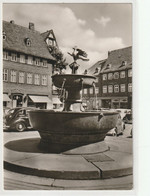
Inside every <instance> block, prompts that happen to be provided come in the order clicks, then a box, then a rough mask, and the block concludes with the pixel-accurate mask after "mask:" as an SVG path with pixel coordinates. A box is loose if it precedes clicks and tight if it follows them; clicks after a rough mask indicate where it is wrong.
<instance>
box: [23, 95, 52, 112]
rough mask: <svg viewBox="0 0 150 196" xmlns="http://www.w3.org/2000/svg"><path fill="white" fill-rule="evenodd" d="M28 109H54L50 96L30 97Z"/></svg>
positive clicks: (28, 97) (28, 98)
mask: <svg viewBox="0 0 150 196" xmlns="http://www.w3.org/2000/svg"><path fill="white" fill-rule="evenodd" d="M27 107H36V108H39V109H52V107H53V106H52V101H51V100H50V99H49V97H48V96H42V95H41V96H39V95H28V96H27Z"/></svg>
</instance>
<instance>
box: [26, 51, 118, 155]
mask: <svg viewBox="0 0 150 196" xmlns="http://www.w3.org/2000/svg"><path fill="white" fill-rule="evenodd" d="M73 49H74V51H73V53H72V54H70V53H69V54H70V55H71V56H72V57H73V59H74V61H73V63H71V64H70V68H71V70H72V74H57V75H53V76H52V81H53V84H54V85H55V86H56V87H58V88H62V89H63V90H65V94H66V97H65V100H64V108H63V111H61V112H60V111H54V110H33V111H30V112H29V118H30V122H31V124H32V127H33V128H34V129H35V130H38V132H39V134H40V136H41V140H40V144H39V147H40V148H41V149H44V150H45V151H48V152H51V153H62V152H69V150H71V152H72V150H73V152H75V153H76V149H78V150H77V152H78V153H79V154H80V153H83V152H86V153H88V151H89V152H90V153H92V152H93V151H95V150H93V149H96V145H97V144H99V145H98V148H101V149H98V150H96V151H98V152H99V151H105V150H107V148H108V147H106V146H105V145H104V142H103V141H104V138H105V136H106V133H107V132H108V131H109V130H111V129H112V128H114V127H115V126H116V122H117V119H118V113H116V112H109V111H94V110H93V111H89V112H88V111H84V108H83V107H82V90H83V89H84V88H91V87H93V86H94V84H95V81H96V78H95V77H94V76H91V75H82V74H77V70H78V67H79V65H78V64H77V62H76V61H77V60H78V59H82V60H88V59H87V58H86V57H87V55H86V53H85V52H84V51H82V50H80V49H77V48H73ZM104 146H105V147H104ZM93 153H94V152H93Z"/></svg>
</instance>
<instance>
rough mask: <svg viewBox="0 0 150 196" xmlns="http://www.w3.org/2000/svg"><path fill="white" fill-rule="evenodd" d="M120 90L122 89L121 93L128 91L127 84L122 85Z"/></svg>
mask: <svg viewBox="0 0 150 196" xmlns="http://www.w3.org/2000/svg"><path fill="white" fill-rule="evenodd" d="M120 88H121V92H125V91H126V86H125V84H121V85H120Z"/></svg>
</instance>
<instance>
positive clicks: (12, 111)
mask: <svg viewBox="0 0 150 196" xmlns="http://www.w3.org/2000/svg"><path fill="white" fill-rule="evenodd" d="M14 111H15V110H14V109H11V110H9V111H8V113H7V114H13V113H14Z"/></svg>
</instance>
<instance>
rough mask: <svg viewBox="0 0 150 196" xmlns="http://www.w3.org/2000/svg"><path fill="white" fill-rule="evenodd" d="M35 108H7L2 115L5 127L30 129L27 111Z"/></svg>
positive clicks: (18, 129) (21, 129) (19, 129)
mask: <svg viewBox="0 0 150 196" xmlns="http://www.w3.org/2000/svg"><path fill="white" fill-rule="evenodd" d="M35 109H37V108H32V107H31V108H30V107H26V108H25V107H17V108H12V109H10V110H8V112H7V113H6V115H5V116H4V119H5V126H6V128H7V129H10V130H16V131H19V132H21V131H24V130H27V129H30V128H31V125H30V122H29V117H28V111H29V110H35Z"/></svg>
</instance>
